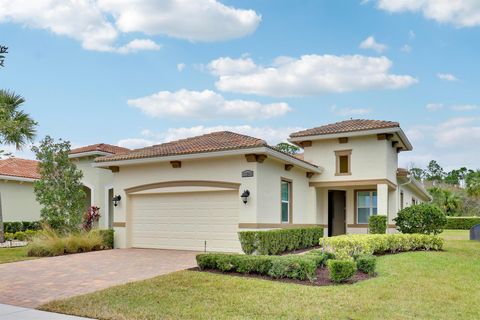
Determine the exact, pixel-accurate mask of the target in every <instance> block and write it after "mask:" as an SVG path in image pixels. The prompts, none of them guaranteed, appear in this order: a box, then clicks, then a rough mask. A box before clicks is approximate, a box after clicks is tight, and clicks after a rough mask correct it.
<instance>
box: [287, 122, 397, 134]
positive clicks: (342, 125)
mask: <svg viewBox="0 0 480 320" xmlns="http://www.w3.org/2000/svg"><path fill="white" fill-rule="evenodd" d="M395 127H400V124H399V123H398V122H393V121H382V120H364V119H352V120H346V121H341V122H336V123H332V124H327V125H324V126H321V127H317V128H312V129H307V130H303V131H298V132H295V133H292V134H291V135H290V137H291V138H297V137H306V136H315V135H325V134H335V133H344V132H354V131H364V130H373V129H384V128H395Z"/></svg>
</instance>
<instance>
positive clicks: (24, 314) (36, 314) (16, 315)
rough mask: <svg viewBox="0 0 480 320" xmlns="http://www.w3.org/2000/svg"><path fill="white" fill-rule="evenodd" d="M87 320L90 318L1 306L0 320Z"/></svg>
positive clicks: (6, 305)
mask: <svg viewBox="0 0 480 320" xmlns="http://www.w3.org/2000/svg"><path fill="white" fill-rule="evenodd" d="M19 319H22V320H86V319H88V318H81V317H74V316H67V315H64V314H59V313H52V312H45V311H39V310H35V309H28V308H21V307H15V306H11V305H8V304H0V320H19Z"/></svg>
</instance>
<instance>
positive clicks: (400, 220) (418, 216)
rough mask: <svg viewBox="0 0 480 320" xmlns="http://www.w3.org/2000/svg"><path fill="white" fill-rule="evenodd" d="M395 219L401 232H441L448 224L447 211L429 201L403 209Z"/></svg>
mask: <svg viewBox="0 0 480 320" xmlns="http://www.w3.org/2000/svg"><path fill="white" fill-rule="evenodd" d="M393 220H394V221H395V223H396V225H397V229H398V230H399V231H400V232H401V233H422V234H432V233H433V234H439V233H441V232H442V231H443V228H444V227H445V225H446V224H447V217H446V215H445V213H444V212H443V211H442V210H440V209H439V208H438V207H437V206H435V205H433V204H428V203H421V204H417V205H413V206H410V207H407V208H405V209H402V210H400V211H399V212H398V215H397V217H396V218H395V219H393Z"/></svg>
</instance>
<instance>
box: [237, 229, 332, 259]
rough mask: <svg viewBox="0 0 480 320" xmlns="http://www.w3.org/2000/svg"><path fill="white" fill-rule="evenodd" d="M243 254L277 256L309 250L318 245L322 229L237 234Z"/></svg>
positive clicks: (243, 232) (276, 230) (277, 230)
mask: <svg viewBox="0 0 480 320" xmlns="http://www.w3.org/2000/svg"><path fill="white" fill-rule="evenodd" d="M238 236H239V239H240V243H241V245H242V250H243V252H245V254H253V253H258V254H260V255H278V254H281V253H283V252H288V251H294V250H299V249H305V248H311V247H314V246H317V245H318V244H319V240H320V238H322V237H323V228H320V227H310V228H291V229H275V230H267V231H242V232H239V233H238Z"/></svg>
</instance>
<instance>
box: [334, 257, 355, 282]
mask: <svg viewBox="0 0 480 320" xmlns="http://www.w3.org/2000/svg"><path fill="white" fill-rule="evenodd" d="M327 267H328V271H329V273H330V279H331V280H332V281H333V282H335V283H341V282H345V281H347V280H348V279H350V278H351V277H353V275H354V274H355V272H356V271H357V267H356V265H355V262H354V261H353V260H328V263H327Z"/></svg>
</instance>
